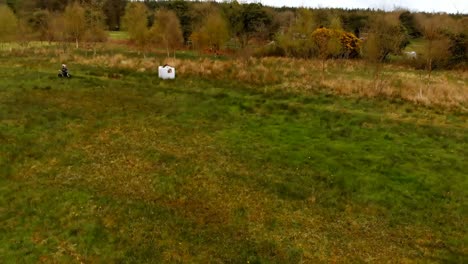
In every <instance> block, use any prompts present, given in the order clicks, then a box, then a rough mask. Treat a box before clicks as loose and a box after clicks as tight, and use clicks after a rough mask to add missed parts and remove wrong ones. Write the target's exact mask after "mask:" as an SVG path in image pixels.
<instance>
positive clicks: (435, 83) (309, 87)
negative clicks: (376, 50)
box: [70, 54, 468, 111]
mask: <svg viewBox="0 0 468 264" xmlns="http://www.w3.org/2000/svg"><path fill="white" fill-rule="evenodd" d="M70 59H71V60H72V61H75V63H79V64H84V65H101V66H105V67H111V68H121V69H131V70H137V71H146V72H148V71H155V70H156V69H157V66H158V65H162V64H165V63H167V64H170V65H172V66H174V67H175V68H176V69H177V74H178V76H180V77H194V76H196V77H202V78H210V79H220V80H225V79H232V80H237V81H240V82H243V83H247V84H251V85H254V86H256V87H258V86H261V88H262V89H265V90H283V91H287V92H294V93H303V92H314V91H317V90H321V91H325V92H330V93H333V94H339V95H350V96H362V97H370V98H372V97H385V98H399V99H403V100H406V101H410V102H413V103H415V104H421V105H426V106H441V107H445V108H459V109H461V110H463V111H466V110H467V105H468V86H467V83H468V72H467V71H466V70H460V71H439V72H437V73H436V74H435V75H434V76H433V77H431V79H428V77H427V76H426V75H425V73H424V72H422V71H416V70H413V69H410V68H407V67H405V66H399V65H390V64H386V65H384V67H383V70H382V78H380V79H379V80H378V83H377V84H376V83H375V80H374V79H373V68H372V65H369V64H367V63H366V62H364V61H359V60H354V61H349V60H332V61H330V62H329V63H328V64H329V66H328V69H327V73H326V77H325V80H324V81H321V77H320V72H321V62H320V61H319V60H301V59H291V58H250V59H230V60H214V59H209V58H200V59H198V60H188V59H175V58H167V59H150V58H137V57H127V56H124V55H121V54H118V55H113V56H111V55H103V56H97V57H92V58H91V57H83V56H79V55H72V57H70Z"/></svg>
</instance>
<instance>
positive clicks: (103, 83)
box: [0, 54, 468, 263]
mask: <svg viewBox="0 0 468 264" xmlns="http://www.w3.org/2000/svg"><path fill="white" fill-rule="evenodd" d="M69 64H70V63H69ZM69 66H71V70H72V74H73V75H74V78H72V79H70V80H62V79H57V78H56V77H55V76H56V70H57V69H56V68H57V65H52V64H51V63H50V62H49V61H48V60H47V59H46V58H37V57H31V58H28V57H21V56H19V57H17V58H12V57H9V56H5V54H4V55H3V57H0V79H1V82H0V262H2V263H18V262H25V263H35V262H62V263H68V262H85V263H95V262H97V263H101V262H102V263H112V262H119V263H120V262H125V263H126V262H130V263H161V262H169V263H173V262H182V263H248V262H249V263H316V262H374V263H382V262H393V261H396V262H412V261H414V262H420V261H422V262H455V263H457V262H458V263H462V262H466V261H467V247H466V237H467V229H466V220H467V214H466V212H467V211H466V209H467V204H466V201H467V194H466V190H467V188H468V184H467V172H468V160H467V157H468V146H467V145H468V144H467V143H468V133H467V132H468V124H467V115H466V114H462V113H457V112H456V111H451V112H449V111H445V110H437V109H428V108H422V107H417V106H414V105H411V104H407V103H404V102H400V101H394V102H390V101H388V100H382V101H379V100H365V99H362V100H359V99H355V98H354V99H353V98H343V97H336V96H332V95H330V94H327V93H325V92H323V93H315V94H303V95H297V94H296V95H293V94H287V93H280V92H277V91H276V92H271V93H268V92H265V91H266V90H267V89H263V87H251V86H246V85H244V84H242V83H237V82H235V80H226V81H210V80H203V79H194V78H187V77H184V76H179V77H178V78H177V80H175V81H159V80H157V79H156V74H155V73H137V72H131V71H123V70H116V69H103V68H98V67H95V68H91V67H89V66H79V65H73V66H72V65H69Z"/></svg>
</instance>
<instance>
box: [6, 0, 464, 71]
mask: <svg viewBox="0 0 468 264" xmlns="http://www.w3.org/2000/svg"><path fill="white" fill-rule="evenodd" d="M0 6H1V9H0V38H1V39H0V40H2V41H8V40H12V39H13V38H15V35H16V39H19V40H20V41H21V39H23V40H25V39H28V38H29V39H35V40H41V41H69V42H73V43H75V45H76V46H77V47H78V46H79V45H80V43H82V42H86V43H95V42H99V41H104V40H105V39H106V31H108V30H126V31H128V33H129V36H130V38H131V40H132V41H133V43H135V44H136V45H137V46H138V47H139V48H140V49H142V50H143V51H145V50H149V49H153V48H158V49H164V50H165V51H166V52H167V54H168V56H169V55H170V54H171V52H173V51H175V50H176V49H178V48H181V47H189V48H192V49H198V50H206V51H211V52H214V53H217V52H219V51H220V50H243V51H246V50H248V48H249V47H256V50H255V53H256V54H257V55H260V56H289V57H300V58H319V59H321V60H323V62H324V64H325V60H326V59H329V58H356V57H364V58H366V59H368V60H370V61H374V62H383V61H385V60H387V59H388V57H389V55H391V54H400V53H401V51H402V49H403V48H404V47H405V46H406V45H408V43H409V41H410V40H411V39H417V38H419V39H424V40H425V44H424V45H425V47H424V56H425V58H424V60H423V61H424V67H429V68H430V69H432V68H434V67H442V66H447V65H448V66H450V65H452V66H453V65H459V64H463V65H466V61H467V52H466V51H467V35H468V16H466V15H461V14H457V15H449V14H427V13H412V12H409V11H407V10H395V11H393V12H384V11H381V10H370V9H367V10H358V9H353V10H345V9H330V8H329V9H306V8H286V7H284V8H273V7H267V6H263V5H261V4H257V3H250V4H241V3H239V2H237V1H224V2H221V3H218V2H212V1H210V2H200V1H180V0H174V1H168V0H166V1H151V0H145V1H127V0H75V1H74V0H0Z"/></svg>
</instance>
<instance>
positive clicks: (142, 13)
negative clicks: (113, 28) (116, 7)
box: [122, 2, 150, 56]
mask: <svg viewBox="0 0 468 264" xmlns="http://www.w3.org/2000/svg"><path fill="white" fill-rule="evenodd" d="M122 22H123V28H124V29H126V30H127V31H128V35H129V36H130V39H131V40H133V41H134V42H135V43H136V44H137V45H138V46H139V47H140V48H141V49H143V56H145V49H146V46H147V45H148V43H149V42H150V32H149V28H148V9H147V8H146V5H145V4H144V3H140V2H131V3H129V4H128V5H127V7H126V9H125V15H124V17H123V21H122Z"/></svg>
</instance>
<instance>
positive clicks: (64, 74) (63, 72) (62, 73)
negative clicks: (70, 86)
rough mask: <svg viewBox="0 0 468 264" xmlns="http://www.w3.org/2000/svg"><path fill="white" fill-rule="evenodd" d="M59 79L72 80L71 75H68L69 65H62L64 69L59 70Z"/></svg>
mask: <svg viewBox="0 0 468 264" xmlns="http://www.w3.org/2000/svg"><path fill="white" fill-rule="evenodd" d="M58 76H59V77H67V78H70V74H69V73H68V68H67V65H65V64H62V68H61V69H60V70H59V74H58Z"/></svg>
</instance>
